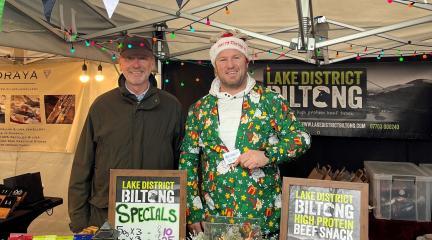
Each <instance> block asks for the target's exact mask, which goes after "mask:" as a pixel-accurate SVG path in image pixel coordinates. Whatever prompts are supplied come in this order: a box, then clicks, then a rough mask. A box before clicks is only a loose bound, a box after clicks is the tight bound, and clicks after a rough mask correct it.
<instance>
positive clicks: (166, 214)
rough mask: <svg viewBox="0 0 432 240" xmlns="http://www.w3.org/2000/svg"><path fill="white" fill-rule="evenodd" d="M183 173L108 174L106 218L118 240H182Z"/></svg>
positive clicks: (165, 171) (169, 171)
mask: <svg viewBox="0 0 432 240" xmlns="http://www.w3.org/2000/svg"><path fill="white" fill-rule="evenodd" d="M185 184H186V171H174V170H126V169H112V170H111V172H110V190H109V192H110V194H109V207H108V217H109V222H110V223H111V225H113V226H114V227H115V229H117V230H118V231H119V234H120V236H119V239H120V240H130V239H133V240H134V239H154V240H165V239H170V240H177V239H184V238H185V234H186V233H185V231H186V219H185V217H186V214H185V210H186V190H185V189H186V185H185Z"/></svg>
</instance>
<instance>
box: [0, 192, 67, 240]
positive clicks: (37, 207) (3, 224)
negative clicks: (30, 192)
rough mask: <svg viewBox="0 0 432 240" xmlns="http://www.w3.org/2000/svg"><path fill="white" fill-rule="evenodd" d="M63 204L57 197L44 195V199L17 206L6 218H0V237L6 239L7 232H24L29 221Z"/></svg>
mask: <svg viewBox="0 0 432 240" xmlns="http://www.w3.org/2000/svg"><path fill="white" fill-rule="evenodd" d="M60 204H63V199H62V198H58V197H45V199H44V200H41V201H38V202H35V203H32V204H29V205H26V206H21V207H17V208H16V209H15V210H14V211H13V212H12V213H11V214H10V215H9V217H8V218H6V219H0V239H1V240H3V239H7V237H8V235H9V233H26V232H27V228H28V226H29V225H30V223H31V222H32V221H33V220H34V219H36V218H37V217H38V216H39V215H41V214H42V213H43V212H45V211H47V210H49V209H52V208H54V207H56V206H58V205H60Z"/></svg>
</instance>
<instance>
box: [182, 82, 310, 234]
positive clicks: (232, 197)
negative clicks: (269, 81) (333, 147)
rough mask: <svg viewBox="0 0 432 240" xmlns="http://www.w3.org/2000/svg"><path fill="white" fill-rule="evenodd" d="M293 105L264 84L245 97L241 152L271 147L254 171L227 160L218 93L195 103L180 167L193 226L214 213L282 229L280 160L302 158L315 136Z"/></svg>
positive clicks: (265, 229)
mask: <svg viewBox="0 0 432 240" xmlns="http://www.w3.org/2000/svg"><path fill="white" fill-rule="evenodd" d="M288 106H289V105H288V102H287V101H286V100H285V99H284V98H283V97H282V96H281V95H279V94H277V93H275V92H273V91H271V90H269V89H266V88H263V87H262V86H258V85H255V86H254V87H253V89H252V90H251V91H250V92H249V93H248V94H247V95H246V96H245V97H244V100H243V106H242V116H241V119H240V125H239V129H238V132H237V136H236V144H235V146H236V148H237V149H239V150H240V152H241V153H244V152H246V151H248V150H249V149H253V150H261V151H264V150H267V153H268V155H269V158H270V162H269V163H268V164H267V165H266V166H264V167H261V168H257V169H254V170H249V169H245V168H242V167H241V166H240V165H238V166H237V167H235V168H232V167H230V166H227V165H226V164H225V162H224V161H223V156H222V154H223V153H226V152H228V149H227V147H226V146H224V144H223V142H222V140H221V139H220V138H219V134H218V106H217V98H216V97H215V96H212V95H210V94H208V95H206V96H204V97H203V98H202V99H200V100H199V101H198V102H196V103H195V104H193V105H192V106H191V107H190V110H189V113H188V119H187V123H186V134H185V137H184V140H183V143H182V147H181V155H180V169H184V170H187V210H186V216H187V223H188V224H192V223H195V222H200V221H203V220H205V218H206V217H208V216H210V215H212V216H228V217H245V218H258V219H260V221H261V230H262V231H263V233H266V234H267V233H274V232H279V220H280V208H281V178H280V174H279V168H278V165H277V164H278V163H282V162H285V161H289V160H291V159H294V158H297V157H299V156H300V155H302V154H303V153H304V152H305V151H306V150H307V149H308V148H309V147H310V135H309V134H308V133H307V132H306V130H305V128H304V127H303V125H302V124H301V123H300V122H298V121H297V120H296V119H295V116H294V114H293V113H292V112H291V111H290V109H289V107H288ZM200 160H201V161H202V162H201V166H202V169H201V170H198V166H199V165H200V164H199V161H200ZM198 174H202V176H200V177H199V176H198ZM199 178H201V179H202V183H200V184H199V181H198V179H199ZM200 187H201V191H200V190H199V188H200Z"/></svg>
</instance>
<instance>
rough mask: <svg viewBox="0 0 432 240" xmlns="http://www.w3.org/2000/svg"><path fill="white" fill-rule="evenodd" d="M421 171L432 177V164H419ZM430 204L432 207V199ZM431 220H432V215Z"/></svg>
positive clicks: (431, 191) (431, 188)
mask: <svg viewBox="0 0 432 240" xmlns="http://www.w3.org/2000/svg"><path fill="white" fill-rule="evenodd" d="M419 166H420V169H421V170H423V172H424V173H425V174H426V175H427V176H429V177H432V164H430V163H422V164H419ZM430 193H431V194H432V184H431V185H430ZM430 204H431V206H432V197H431V198H430ZM431 214H432V207H431ZM431 220H432V215H431Z"/></svg>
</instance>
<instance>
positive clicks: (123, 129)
mask: <svg viewBox="0 0 432 240" xmlns="http://www.w3.org/2000/svg"><path fill="white" fill-rule="evenodd" d="M183 125H184V124H183V119H182V114H181V104H180V103H179V101H178V100H177V99H176V98H175V97H174V96H172V95H171V94H169V93H167V92H165V91H162V90H159V89H158V88H156V87H153V86H150V89H149V90H148V92H147V93H146V95H145V97H144V99H143V100H141V102H139V103H138V102H137V99H136V97H135V95H133V94H131V93H129V91H128V90H127V89H126V87H125V79H124V77H123V75H122V76H120V78H119V87H118V88H115V89H113V90H111V91H108V92H106V93H104V94H102V95H101V96H99V97H98V98H97V99H96V100H95V101H94V103H93V104H92V106H91V107H90V110H89V113H88V116H87V119H86V122H85V125H84V127H83V130H82V133H81V137H80V140H79V142H78V146H77V150H76V152H75V158H74V161H73V165H72V172H71V177H70V182H69V194H68V195H69V196H68V197H69V216H70V219H71V229H72V230H73V229H76V230H80V229H82V228H83V227H87V226H88V225H87V224H88V219H89V205H90V204H92V205H94V206H95V207H97V208H107V207H108V190H109V171H110V169H177V165H178V156H179V154H180V153H179V152H180V137H181V136H182V132H183Z"/></svg>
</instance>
